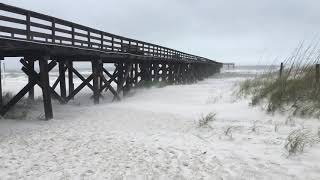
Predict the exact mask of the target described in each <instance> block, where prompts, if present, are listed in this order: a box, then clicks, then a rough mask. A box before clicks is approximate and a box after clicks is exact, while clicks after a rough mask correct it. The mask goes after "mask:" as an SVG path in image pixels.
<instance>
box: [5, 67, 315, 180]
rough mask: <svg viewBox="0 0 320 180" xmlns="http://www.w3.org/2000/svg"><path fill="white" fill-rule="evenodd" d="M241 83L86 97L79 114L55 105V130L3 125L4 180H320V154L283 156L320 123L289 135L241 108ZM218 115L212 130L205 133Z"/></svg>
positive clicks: (46, 125)
mask: <svg viewBox="0 0 320 180" xmlns="http://www.w3.org/2000/svg"><path fill="white" fill-rule="evenodd" d="M239 73H241V74H242V75H243V73H244V72H242V71H236V73H230V72H225V73H223V74H221V75H218V76H215V77H212V78H209V79H207V80H204V81H202V82H199V83H198V84H194V85H181V86H168V87H165V88H159V89H156V88H152V89H144V90H139V91H137V92H134V93H133V94H132V96H130V97H128V98H127V99H125V100H123V101H122V102H119V103H109V102H105V103H102V104H101V105H98V106H92V102H91V101H90V102H88V101H89V99H88V95H85V94H84V95H83V96H84V97H78V98H77V99H80V102H81V105H80V106H77V105H74V104H77V103H74V104H73V105H72V104H71V105H65V106H62V105H54V106H55V120H52V121H49V122H44V121H39V120H27V121H21V120H20V121H14V120H1V121H0V162H1V163H0V179H319V178H320V163H319V162H320V146H319V145H315V146H313V147H311V148H309V147H308V148H307V149H306V152H305V153H303V154H301V155H298V156H293V157H287V155H286V152H285V151H284V149H283V145H284V142H285V138H286V137H287V135H288V133H289V132H290V131H291V130H293V129H296V128H301V127H302V126H303V127H307V128H313V129H317V127H319V122H318V121H317V120H303V121H301V120H298V119H297V120H295V123H293V124H292V125H285V123H284V122H285V121H286V117H285V116H282V115H275V116H271V115H266V114H265V113H264V112H263V111H262V110H261V109H260V108H252V107H249V106H248V101H247V100H245V99H244V100H243V99H242V100H236V98H235V97H234V96H232V95H231V93H232V89H233V88H234V84H235V83H236V82H238V81H239V80H241V79H243V77H236V76H238V75H239ZM7 81H8V82H7V83H8V84H10V80H7ZM11 84H12V88H14V87H15V86H13V84H14V83H11ZM9 86H10V85H8V87H9ZM9 88H10V87H9ZM85 96H86V97H85ZM77 101H79V100H77ZM106 101H108V100H106ZM209 112H215V113H216V114H217V117H216V120H215V121H214V122H212V123H211V124H210V126H211V128H199V127H197V120H198V119H199V117H200V116H201V114H206V113H209ZM37 113H40V110H39V111H35V112H34V114H35V116H36V115H37ZM254 124H255V127H256V128H254ZM275 124H279V130H278V131H277V132H275V131H274V126H275ZM229 127H231V128H232V130H231V132H232V133H231V134H232V137H231V135H229V136H227V135H225V131H226V129H228V128H229Z"/></svg>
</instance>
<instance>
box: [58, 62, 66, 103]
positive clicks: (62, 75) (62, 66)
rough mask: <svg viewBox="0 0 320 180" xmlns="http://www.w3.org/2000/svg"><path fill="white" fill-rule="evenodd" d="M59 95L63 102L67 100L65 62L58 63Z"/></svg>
mask: <svg viewBox="0 0 320 180" xmlns="http://www.w3.org/2000/svg"><path fill="white" fill-rule="evenodd" d="M59 77H60V95H61V97H62V98H63V99H64V100H65V99H66V98H67V92H66V91H67V90H66V75H65V62H64V61H59Z"/></svg>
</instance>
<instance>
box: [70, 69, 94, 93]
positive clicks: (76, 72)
mask: <svg viewBox="0 0 320 180" xmlns="http://www.w3.org/2000/svg"><path fill="white" fill-rule="evenodd" d="M71 71H72V72H73V73H74V74H75V75H76V76H77V77H78V78H79V79H81V81H82V82H84V81H85V80H86V78H84V77H83V76H82V75H81V74H80V73H79V72H78V71H77V70H76V69H75V68H73V67H71ZM86 86H88V87H89V88H90V89H91V90H92V91H93V86H92V85H91V84H90V82H87V83H86Z"/></svg>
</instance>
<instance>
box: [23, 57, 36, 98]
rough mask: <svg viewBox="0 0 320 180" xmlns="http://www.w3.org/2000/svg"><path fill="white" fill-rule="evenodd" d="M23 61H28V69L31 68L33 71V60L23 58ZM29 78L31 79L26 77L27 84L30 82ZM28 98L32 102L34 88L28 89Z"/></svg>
mask: <svg viewBox="0 0 320 180" xmlns="http://www.w3.org/2000/svg"><path fill="white" fill-rule="evenodd" d="M25 59H28V60H27V61H28V64H29V68H31V69H32V70H34V60H33V59H31V58H30V57H28V58H25ZM30 78H31V77H30V76H28V82H30V81H31V79H30ZM28 98H29V100H31V101H34V87H32V88H31V89H30V91H29V96H28Z"/></svg>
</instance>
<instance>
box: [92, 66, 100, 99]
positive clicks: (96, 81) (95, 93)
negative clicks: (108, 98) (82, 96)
mask: <svg viewBox="0 0 320 180" xmlns="http://www.w3.org/2000/svg"><path fill="white" fill-rule="evenodd" d="M91 64H92V75H93V102H94V104H99V99H100V87H99V85H100V77H99V76H100V74H101V73H100V71H101V66H100V64H101V62H100V61H98V60H92V61H91Z"/></svg>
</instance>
